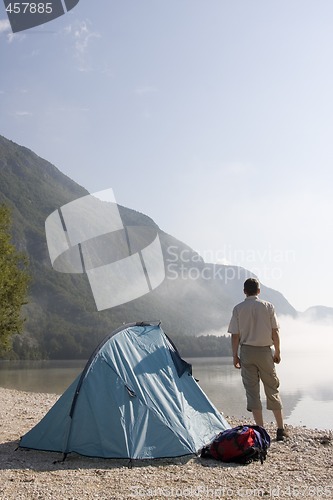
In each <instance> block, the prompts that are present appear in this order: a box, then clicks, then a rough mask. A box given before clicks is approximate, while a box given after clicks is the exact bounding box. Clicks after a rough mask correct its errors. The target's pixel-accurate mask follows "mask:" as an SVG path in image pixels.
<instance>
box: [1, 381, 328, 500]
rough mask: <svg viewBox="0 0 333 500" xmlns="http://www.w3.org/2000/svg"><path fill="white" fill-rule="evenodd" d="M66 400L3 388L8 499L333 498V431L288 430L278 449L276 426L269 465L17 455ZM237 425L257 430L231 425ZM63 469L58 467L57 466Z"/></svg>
mask: <svg viewBox="0 0 333 500" xmlns="http://www.w3.org/2000/svg"><path fill="white" fill-rule="evenodd" d="M58 398H59V395H55V394H42V393H30V392H23V391H17V390H13V389H5V388H0V401H1V406H0V418H1V440H0V468H1V471H0V498H1V499H4V500H11V499H16V500H21V499H22V500H23V499H24V500H26V499H33V500H35V499H53V500H54V499H55V500H57V499H68V500H69V499H78V500H79V499H80V500H81V499H93V498H99V499H103V500H110V499H130V498H146V499H154V500H159V499H165V498H199V499H201V498H202V499H204V498H224V499H234V498H235V499H237V498H238V499H239V498H251V497H252V498H304V499H309V498H312V499H315V498H333V446H332V440H333V433H332V430H326V431H324V430H318V429H309V428H306V427H295V426H290V425H288V426H287V427H288V432H289V434H290V437H289V438H287V439H286V440H285V441H284V442H282V443H278V442H276V441H275V425H273V424H272V423H269V424H267V425H265V428H266V430H267V431H268V433H269V434H270V436H271V438H272V442H271V446H270V448H269V449H268V454H267V459H266V461H265V462H264V464H263V465H261V464H260V462H253V463H251V464H249V465H246V466H243V465H236V464H225V463H222V462H217V461H215V460H209V459H202V458H200V457H196V456H194V457H193V456H189V457H180V458H174V459H155V460H146V461H143V460H140V461H134V463H133V464H132V465H133V466H132V468H129V467H128V464H129V461H128V460H116V459H99V458H88V457H82V456H80V455H76V454H70V455H69V456H68V458H67V459H66V461H65V462H59V460H61V459H62V456H61V454H60V453H51V452H41V451H35V450H25V449H17V450H16V448H17V445H18V441H19V438H20V436H22V435H23V434H25V433H26V432H27V431H28V430H30V429H31V428H32V427H33V426H34V425H35V424H36V423H38V422H39V421H40V420H41V418H42V417H43V416H44V415H45V414H46V413H47V411H48V410H49V409H50V408H51V406H53V404H54V403H55V402H56V401H57V399H58ZM225 418H226V419H227V420H228V421H229V423H230V425H232V426H236V425H240V424H245V423H251V422H250V421H249V420H247V421H241V420H240V419H235V418H233V417H228V416H226V417H225ZM55 461H58V462H57V463H54V462H55Z"/></svg>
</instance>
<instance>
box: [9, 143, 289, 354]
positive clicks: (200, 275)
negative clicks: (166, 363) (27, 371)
mask: <svg viewBox="0 0 333 500" xmlns="http://www.w3.org/2000/svg"><path fill="white" fill-rule="evenodd" d="M87 194H88V192H87V191H86V190H85V189H84V188H83V187H81V186H79V185H78V184H76V183H75V182H74V181H73V180H71V179H70V178H69V177H67V176H66V175H64V174H63V173H61V172H60V171H59V170H58V169H57V168H56V167H55V166H53V165H52V164H50V163H49V162H48V161H46V160H44V159H42V158H40V157H39V156H37V155H36V154H35V153H34V152H32V151H30V150H29V149H27V148H25V147H22V146H19V145H18V144H15V143H14V142H12V141H10V140H8V139H5V138H4V137H1V136H0V203H5V204H6V205H8V206H10V207H11V208H12V217H13V241H14V243H15V245H16V246H17V248H18V249H19V250H23V251H25V252H26V253H27V254H28V256H29V260H30V273H31V276H32V281H31V286H30V290H29V298H28V304H27V305H26V306H24V310H23V313H24V315H25V317H26V322H25V328H24V333H23V334H22V335H16V336H14V340H13V355H14V356H17V357H19V358H50V359H65V358H67V359H71V358H86V357H88V356H89V355H90V353H91V351H92V350H93V349H94V348H95V347H96V344H97V343H98V342H99V341H100V340H101V339H102V338H103V337H104V336H105V335H106V334H108V333H110V332H111V331H112V330H114V329H115V328H118V327H119V325H121V324H123V323H127V322H132V321H144V320H146V321H147V320H160V321H162V326H163V328H164V330H165V331H166V333H167V334H168V335H170V336H171V337H172V338H173V339H177V342H180V344H181V345H184V341H185V340H184V339H186V338H191V337H194V336H198V335H200V334H208V333H210V332H215V333H216V332H220V333H225V332H226V328H225V325H227V324H228V321H229V319H230V315H231V311H232V308H233V306H234V305H235V303H236V302H239V301H240V300H242V299H243V293H242V285H243V282H244V279H246V277H249V275H250V273H249V271H246V270H245V269H242V268H239V267H236V266H223V265H216V264H209V263H205V262H204V261H203V259H202V258H201V257H200V256H199V255H198V254H197V253H196V252H194V251H193V250H192V249H191V248H190V247H189V246H187V245H186V244H185V243H183V242H181V241H179V240H177V239H175V238H174V237H172V236H171V235H169V234H167V233H165V232H164V231H163V230H161V229H160V228H159V227H158V225H157V224H156V223H155V222H154V221H153V220H152V219H151V218H150V217H148V216H147V215H144V214H142V213H139V212H137V211H135V210H132V209H130V208H126V207H122V206H119V212H120V215H121V219H122V221H123V224H124V225H127V226H148V227H151V228H154V229H155V230H156V231H157V232H158V234H159V238H160V241H161V246H162V251H163V256H164V261H165V271H166V279H165V280H164V282H163V283H162V284H161V285H160V286H159V287H157V288H156V289H155V290H153V291H152V292H150V293H149V294H147V295H144V296H143V297H141V298H139V299H136V300H133V301H131V302H129V303H126V304H123V305H119V306H117V307H113V308H112V309H107V310H104V311H100V312H97V311H96V306H95V303H94V299H93V296H92V293H91V289H90V286H89V283H88V279H87V276H86V275H85V274H63V273H58V272H56V271H55V270H54V269H53V268H52V266H51V262H50V258H49V254H48V249H47V243H46V238H45V227H44V224H45V220H46V218H47V217H48V216H49V215H50V214H51V213H52V212H53V211H54V210H56V209H58V208H59V207H61V206H62V205H64V204H66V203H68V202H70V201H73V200H75V199H77V198H79V197H82V196H85V195H87ZM261 297H262V298H264V299H267V300H269V301H272V302H273V303H274V304H275V306H276V310H277V312H278V313H280V314H287V315H288V314H289V315H292V316H295V315H296V314H297V313H296V311H295V309H294V308H293V307H292V306H291V305H290V304H289V302H288V301H287V300H286V299H285V298H284V297H283V295H282V294H280V293H279V292H277V291H275V290H272V289H270V288H267V287H265V286H262V287H261ZM207 339H208V337H207ZM207 342H208V340H207ZM214 342H215V340H214ZM221 342H222V340H221ZM189 344H193V348H194V343H193V342H192V341H188V342H187V346H188V345H189ZM184 349H185V347H184ZM191 352H193V351H191ZM202 352H203V351H202V349H201V351H199V353H202ZM213 352H214V351H213Z"/></svg>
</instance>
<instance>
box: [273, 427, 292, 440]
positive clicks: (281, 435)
mask: <svg viewBox="0 0 333 500" xmlns="http://www.w3.org/2000/svg"><path fill="white" fill-rule="evenodd" d="M286 437H289V434H288V432H287V431H286V429H278V430H277V431H276V440H277V441H284V438H286Z"/></svg>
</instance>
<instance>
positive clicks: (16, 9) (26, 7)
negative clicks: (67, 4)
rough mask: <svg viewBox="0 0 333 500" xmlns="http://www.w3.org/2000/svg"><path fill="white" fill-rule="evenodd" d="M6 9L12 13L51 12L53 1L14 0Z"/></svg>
mask: <svg viewBox="0 0 333 500" xmlns="http://www.w3.org/2000/svg"><path fill="white" fill-rule="evenodd" d="M6 11H7V12H9V13H10V14H25V13H27V14H51V13H52V2H48V3H30V2H13V3H10V4H8V5H7V7H6Z"/></svg>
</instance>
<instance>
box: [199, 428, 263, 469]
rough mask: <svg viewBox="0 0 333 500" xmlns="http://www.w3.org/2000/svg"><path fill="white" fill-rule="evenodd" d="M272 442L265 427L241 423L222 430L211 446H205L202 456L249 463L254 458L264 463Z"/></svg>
mask: <svg viewBox="0 0 333 500" xmlns="http://www.w3.org/2000/svg"><path fill="white" fill-rule="evenodd" d="M270 442H271V439H270V437H269V435H268V433H267V432H266V431H265V429H264V428H263V427H260V426H259V425H240V426H238V427H234V428H233V429H227V430H225V431H223V432H220V434H218V435H217V436H216V438H215V439H214V441H213V442H212V443H211V444H210V445H209V446H206V447H205V448H203V450H202V451H201V457H204V458H206V457H207V458H209V457H210V458H215V460H221V461H222V462H236V463H240V464H248V463H250V462H252V461H253V460H260V462H261V463H263V462H264V460H265V459H266V455H267V449H268V448H269V446H270Z"/></svg>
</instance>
